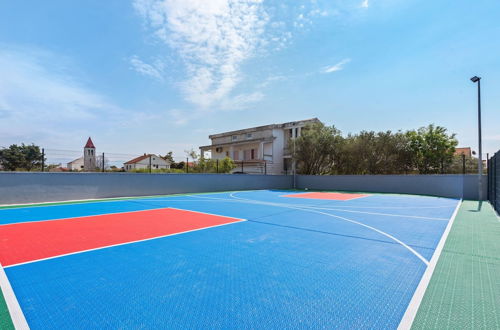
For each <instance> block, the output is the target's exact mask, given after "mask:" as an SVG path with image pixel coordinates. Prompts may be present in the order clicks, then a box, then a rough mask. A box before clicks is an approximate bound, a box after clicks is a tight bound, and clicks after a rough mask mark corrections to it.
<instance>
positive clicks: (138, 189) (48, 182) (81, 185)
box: [0, 172, 487, 205]
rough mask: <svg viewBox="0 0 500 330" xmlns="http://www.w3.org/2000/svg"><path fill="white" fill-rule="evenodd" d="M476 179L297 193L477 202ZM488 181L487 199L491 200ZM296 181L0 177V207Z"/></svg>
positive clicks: (330, 181)
mask: <svg viewBox="0 0 500 330" xmlns="http://www.w3.org/2000/svg"><path fill="white" fill-rule="evenodd" d="M477 178H478V176H477V175H465V176H464V175H338V176H337V175H333V176H328V175H324V176H315V175H298V176H297V178H296V187H297V188H299V189H304V188H309V189H318V190H346V191H366V192H388V193H405V194H422V195H434V196H443V197H454V198H464V199H477V196H478V191H477ZM486 185H487V180H486V176H484V178H483V191H484V192H483V198H486ZM292 187H293V177H292V176H284V175H236V174H233V175H231V174H139V173H35V172H31V173H30V172H0V205H1V204H18V203H36V202H47V201H64V200H76V199H92V198H107V197H126V196H148V195H163V194H175V193H194V192H211V191H228V190H251V189H290V188H292Z"/></svg>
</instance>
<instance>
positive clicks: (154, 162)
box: [123, 154, 170, 172]
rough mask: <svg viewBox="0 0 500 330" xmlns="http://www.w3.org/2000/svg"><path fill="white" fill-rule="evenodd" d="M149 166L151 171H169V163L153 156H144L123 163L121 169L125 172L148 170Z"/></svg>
mask: <svg viewBox="0 0 500 330" xmlns="http://www.w3.org/2000/svg"><path fill="white" fill-rule="evenodd" d="M150 166H151V169H152V170H157V169H170V161H168V160H165V159H163V158H161V157H160V156H157V155H154V154H144V155H142V156H139V157H137V158H134V159H132V160H129V161H128V162H125V163H123V168H124V169H125V171H127V172H130V171H133V170H140V169H149V167H150Z"/></svg>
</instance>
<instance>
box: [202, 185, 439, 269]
mask: <svg viewBox="0 0 500 330" xmlns="http://www.w3.org/2000/svg"><path fill="white" fill-rule="evenodd" d="M234 194H235V193H234V192H233V193H231V194H230V195H229V196H230V197H232V198H234V199H238V200H242V201H244V202H245V201H246V202H247V203H248V202H250V203H253V204H264V205H271V206H276V207H283V208H288V209H295V210H300V211H305V212H312V213H318V214H322V215H326V216H329V217H333V218H337V219H341V220H344V221H347V222H351V223H354V224H357V225H359V226H362V227H365V228H368V229H370V230H373V231H375V232H377V233H379V234H381V235H383V236H385V237H387V238H389V239H391V240H393V241H395V242H396V243H398V244H400V245H401V246H403V247H404V248H406V249H407V250H408V251H410V252H411V253H412V254H414V255H415V256H416V257H417V258H419V259H420V260H421V261H422V262H423V263H424V264H426V265H428V264H429V262H428V261H427V259H425V258H424V257H423V256H422V255H421V254H420V253H418V252H417V251H415V250H414V249H413V248H412V247H410V246H408V245H407V244H406V243H404V242H402V241H401V240H399V239H397V238H396V237H394V236H392V235H390V234H388V233H386V232H384V231H382V230H379V229H377V228H375V227H372V226H369V225H366V224H364V223H362V222H358V221H356V220H352V219H348V218H345V217H341V216H338V215H333V214H329V213H325V212H321V211H316V210H310V209H304V208H299V207H293V206H287V205H280V204H277V203H261V202H259V201H254V200H251V199H246V198H241V197H237V196H234ZM206 198H210V197H206Z"/></svg>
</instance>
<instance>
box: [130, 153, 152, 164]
mask: <svg viewBox="0 0 500 330" xmlns="http://www.w3.org/2000/svg"><path fill="white" fill-rule="evenodd" d="M149 156H154V155H152V154H149V155H146V154H144V155H142V156H139V157H136V158H134V159H132V160H129V161H128V162H126V163H124V164H135V163H138V162H140V161H141V160H143V159H146V158H149Z"/></svg>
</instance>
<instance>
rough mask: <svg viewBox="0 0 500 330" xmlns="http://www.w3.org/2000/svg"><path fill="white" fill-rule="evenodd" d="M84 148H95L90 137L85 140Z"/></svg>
mask: <svg viewBox="0 0 500 330" xmlns="http://www.w3.org/2000/svg"><path fill="white" fill-rule="evenodd" d="M84 148H94V149H95V146H94V143H93V142H92V139H91V138H90V137H89V139H88V140H87V144H85V147H84Z"/></svg>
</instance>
